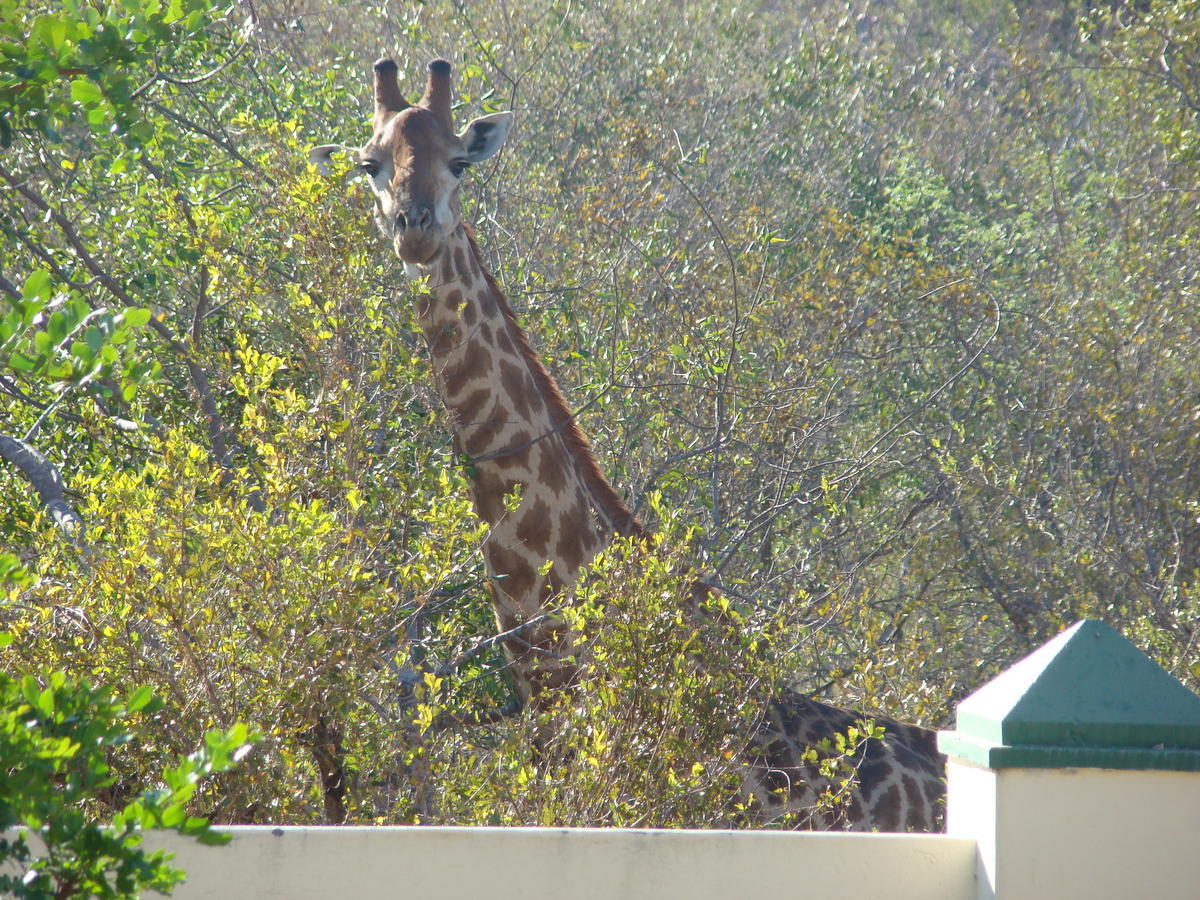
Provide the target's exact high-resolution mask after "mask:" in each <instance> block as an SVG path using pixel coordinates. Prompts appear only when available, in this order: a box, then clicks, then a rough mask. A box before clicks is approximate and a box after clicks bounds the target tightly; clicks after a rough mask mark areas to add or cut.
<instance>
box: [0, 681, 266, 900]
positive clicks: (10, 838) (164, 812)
mask: <svg viewBox="0 0 1200 900" xmlns="http://www.w3.org/2000/svg"><path fill="white" fill-rule="evenodd" d="M160 708H161V703H160V702H159V701H158V700H157V698H155V697H154V695H153V694H152V693H151V692H150V690H149V689H148V688H139V689H137V690H135V691H133V692H132V693H131V694H130V695H129V696H128V697H127V698H126V699H125V700H123V701H119V700H115V699H113V698H112V697H111V696H110V695H109V693H108V692H107V691H105V690H97V689H95V688H93V687H91V686H90V685H88V684H73V683H71V682H69V681H67V679H66V677H65V676H64V675H63V674H62V673H61V672H56V673H54V674H52V675H50V676H49V677H47V678H46V679H45V682H44V683H43V682H39V681H38V680H37V679H35V678H33V677H32V676H26V677H24V678H22V679H20V680H17V679H15V678H11V677H9V676H7V675H0V832H2V833H3V835H4V836H3V837H0V862H2V863H3V874H0V889H2V890H3V891H4V896H6V897H17V898H23V900H58V898H67V897H101V898H106V900H110V898H111V900H123V898H135V897H138V896H139V895H140V893H141V891H142V890H145V889H151V888H152V889H155V890H158V891H169V889H170V888H171V887H172V886H173V885H175V884H177V883H178V882H179V881H181V880H182V878H183V873H182V872H180V871H179V870H178V869H175V868H173V867H172V866H171V865H170V857H169V855H168V854H167V853H166V852H165V851H162V850H156V851H153V852H147V851H146V850H144V849H143V848H142V847H141V842H142V832H143V831H144V829H146V828H160V829H170V830H173V831H177V832H179V833H180V834H185V835H188V836H191V837H194V838H196V839H197V840H199V841H201V842H202V843H206V844H222V843H226V842H228V840H229V836H228V835H223V834H220V833H218V832H214V831H213V830H212V829H211V828H210V827H209V825H208V822H207V821H206V820H204V819H202V818H198V817H196V816H193V815H189V814H188V804H189V803H190V801H191V799H192V796H193V795H194V794H195V792H196V788H197V787H198V786H199V784H200V782H201V780H202V779H204V778H207V777H210V776H212V775H215V774H219V773H221V772H226V771H228V770H229V769H230V768H232V767H233V765H234V763H235V762H236V761H237V759H238V758H239V757H241V756H242V755H244V753H245V752H246V751H247V750H248V749H249V744H248V743H247V740H248V739H249V738H250V737H251V735H250V734H249V733H248V731H247V729H246V727H245V726H244V725H241V726H235V727H234V728H231V729H229V731H227V732H224V733H222V732H217V731H213V732H210V733H209V734H208V735H207V736H206V737H205V741H204V744H203V745H202V747H201V749H200V750H198V751H196V752H194V753H192V754H190V755H189V756H187V757H186V758H184V759H182V760H180V761H179V763H178V764H177V765H174V766H171V767H169V768H167V769H165V770H164V771H163V772H162V774H161V777H160V782H159V784H158V785H156V786H155V787H153V788H151V789H148V790H146V791H144V792H142V794H141V795H140V796H137V797H133V798H128V797H127V795H124V794H123V793H122V792H121V791H120V790H119V789H118V790H114V786H115V785H116V783H117V776H116V775H115V774H114V771H113V766H112V765H111V763H110V762H109V757H110V754H114V753H117V752H119V751H120V748H121V747H123V746H124V745H126V744H128V743H129V742H131V741H133V740H135V738H136V736H137V735H136V730H131V726H132V725H133V720H134V719H137V718H138V717H141V716H149V715H151V714H153V713H155V712H156V711H158V710H159V709H160ZM110 809H112V810H115V814H114V815H112V819H111V822H106V823H103V824H102V823H100V822H97V821H96V818H95V817H96V815H97V814H100V815H104V814H105V813H107V812H108V811H109V810H110Z"/></svg>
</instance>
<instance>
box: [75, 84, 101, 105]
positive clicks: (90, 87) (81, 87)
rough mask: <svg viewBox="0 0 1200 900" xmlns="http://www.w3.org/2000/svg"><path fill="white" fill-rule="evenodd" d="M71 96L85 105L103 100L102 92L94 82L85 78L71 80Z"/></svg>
mask: <svg viewBox="0 0 1200 900" xmlns="http://www.w3.org/2000/svg"><path fill="white" fill-rule="evenodd" d="M71 97H72V98H73V99H75V100H78V101H79V102H80V103H83V104H85V105H87V104H92V103H99V102H100V101H101V100H103V99H104V92H103V91H101V90H100V86H99V85H98V84H96V83H95V82H93V81H89V80H88V79H86V78H76V79H74V80H73V81H72V82H71Z"/></svg>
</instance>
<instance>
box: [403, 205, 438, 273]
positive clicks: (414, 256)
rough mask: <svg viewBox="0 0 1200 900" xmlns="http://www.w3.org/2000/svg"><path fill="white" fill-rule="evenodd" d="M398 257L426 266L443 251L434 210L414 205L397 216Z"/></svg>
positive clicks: (425, 206)
mask: <svg viewBox="0 0 1200 900" xmlns="http://www.w3.org/2000/svg"><path fill="white" fill-rule="evenodd" d="M394 235H395V242H396V255H397V256H399V257H400V258H401V259H402V260H404V261H405V262H408V263H414V264H417V265H424V264H426V263H428V262H430V261H431V260H432V259H433V258H434V257H435V256H437V254H438V251H439V250H441V245H442V234H441V232H440V231H439V230H438V229H437V228H436V227H435V223H434V218H433V210H432V209H430V207H428V206H427V205H425V204H412V205H411V206H408V207H406V208H405V209H404V210H402V211H400V212H398V213H397V214H396V228H395V232H394Z"/></svg>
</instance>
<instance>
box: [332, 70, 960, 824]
mask: <svg viewBox="0 0 1200 900" xmlns="http://www.w3.org/2000/svg"><path fill="white" fill-rule="evenodd" d="M397 73H398V67H397V65H396V63H395V62H394V61H392V60H391V59H381V60H379V61H378V62H376V63H375V65H374V91H375V113H374V119H373V131H372V135H371V138H370V140H369V141H368V142H367V143H366V144H365V145H363V147H361V148H360V149H358V150H356V151H354V152H353V156H354V159H355V161H356V162H357V165H358V168H359V170H360V171H361V172H362V173H363V174H364V175H365V176H366V177H367V180H368V183H369V185H370V187H371V190H372V192H373V194H374V201H375V205H374V219H375V223H376V225H377V226H378V228H379V231H380V232H381V233H382V234H383V236H384V238H385V239H388V240H390V241H391V243H392V246H393V248H394V250H395V252H396V254H397V256H398V257H399V258H400V260H401V261H402V262H403V263H404V267H405V272H406V275H407V276H408V277H409V278H411V279H415V278H420V277H426V278H427V279H428V280H427V284H428V286H429V287H428V291H427V292H425V293H422V294H421V295H420V296H419V297H418V298H417V300H416V318H417V323H418V325H419V327H420V329H421V331H422V333H423V335H424V339H425V342H426V345H427V349H428V353H429V358H430V360H431V364H432V368H433V374H434V381H435V384H436V387H437V390H438V392H439V394H440V395H441V398H442V401H443V404H444V405H445V408H446V413H447V420H448V424H449V428H450V432H451V435H452V440H453V444H454V449H455V451H456V453H457V454H458V456H459V458H460V459H462V460H463V461H464V463H465V469H466V471H467V473H468V477H469V482H470V491H471V496H472V500H473V504H474V508H475V511H476V513H477V514H478V516H479V517H480V518H481V519H482V520H484V521H485V522H486V523H487V524H488V526H489V530H488V533H487V537H486V538H485V540H484V542H483V548H482V549H483V555H484V559H485V563H486V568H487V572H488V575H489V588H490V592H491V596H492V604H493V607H494V611H495V616H496V623H497V628H498V629H499V632H500V633H501V634H507V635H508V637H506V638H505V639H504V640H503V642H502V643H503V646H504V649H505V652H506V654H507V657H508V659H509V662H510V668H511V671H512V674H513V677H514V680H515V682H516V687H517V693H518V696H519V700H520V702H521V704H522V705H532V706H535V707H536V706H537V705H538V704H539V700H540V699H544V698H547V697H550V696H553V694H554V693H555V692H557V691H559V690H562V689H564V688H567V687H569V685H570V684H571V683H572V682H573V680H574V679H575V678H576V677H577V675H578V670H577V666H576V665H575V663H574V662H573V653H574V652H575V650H576V649H577V648H576V647H575V646H574V645H573V641H572V635H571V634H570V633H569V631H568V630H567V629H566V628H564V627H563V625H562V624H561V623H560V622H559V621H557V620H556V619H555V618H554V616H553V613H552V610H553V608H554V607H555V605H561V604H563V603H569V602H570V587H571V585H572V584H573V582H574V581H575V580H576V578H577V576H578V575H579V572H580V570H581V568H582V567H583V566H584V565H585V564H587V563H588V562H589V561H590V560H591V559H592V558H593V557H594V556H595V555H596V554H597V553H598V552H599V551H600V550H601V549H603V548H604V547H605V546H606V545H608V544H609V543H610V542H611V541H612V540H613V539H614V538H615V537H616V536H634V537H640V536H642V535H644V534H645V531H644V528H643V526H642V524H641V523H640V522H639V521H638V520H637V518H636V517H635V516H634V514H633V512H632V511H631V510H630V508H629V507H628V506H627V505H626V504H625V502H624V501H623V500H622V498H621V497H620V495H618V494H617V492H616V491H615V490H614V488H613V487H612V485H611V484H610V483H609V482H608V480H607V479H606V478H605V477H604V475H603V474H602V473H601V471H600V469H599V467H598V465H597V463H596V460H595V457H594V456H593V455H592V452H591V449H590V445H589V443H588V440H587V438H586V437H585V436H584V434H583V432H582V430H581V429H580V427H579V425H578V423H577V422H576V421H575V418H574V416H573V415H572V413H571V411H570V408H569V407H568V406H567V403H566V401H565V400H564V398H563V395H562V394H561V392H560V391H559V389H558V386H557V385H556V383H555V381H554V379H553V378H552V377H551V376H550V374H549V372H547V370H546V368H545V366H544V365H543V364H542V362H541V360H540V359H539V357H538V355H537V353H536V352H535V351H534V349H533V347H532V345H531V344H530V342H529V339H528V338H527V336H526V334H525V332H524V331H523V330H522V328H521V327H520V326H519V325H518V324H517V321H516V319H515V317H514V315H513V312H512V309H511V307H510V306H509V303H508V300H507V298H506V297H505V295H504V293H503V291H502V290H501V289H500V287H499V285H498V284H497V282H496V280H495V278H493V276H492V274H491V273H490V272H489V271H488V269H487V268H486V266H485V265H484V260H483V256H482V254H481V252H480V249H479V246H478V245H477V243H476V241H475V238H474V236H473V234H472V232H471V231H470V230H469V229H468V227H467V226H466V225H465V224H464V223H463V221H462V217H461V213H460V208H459V188H460V185H461V181H462V179H463V176H464V174H465V172H466V170H467V168H468V167H469V166H471V165H472V164H474V163H478V162H482V161H483V160H486V159H489V158H490V157H492V156H494V155H495V154H496V153H497V152H498V151H499V149H500V147H501V145H502V144H503V143H504V141H505V139H506V138H507V136H508V133H509V130H510V127H511V125H512V121H513V114H512V113H511V112H499V113H492V114H489V115H484V116H482V117H480V118H477V119H475V120H474V121H472V122H470V123H469V124H468V125H467V126H466V128H465V129H464V130H463V131H462V132H461V133H457V134H456V133H455V131H454V126H453V119H452V116H451V66H450V63H448V62H447V61H445V60H443V59H435V60H434V61H433V62H431V63H430V64H429V67H428V80H427V83H426V88H425V93H424V96H423V97H422V98H421V100H420V101H419V102H418V103H417V104H415V105H410V104H409V103H408V102H407V101H406V100H405V99H404V97H403V95H402V93H401V90H400V87H399V82H398V75H397ZM337 149H341V148H340V147H338V146H337V145H328V146H324V147H318V148H316V149H315V150H314V151H313V159H314V161H315V162H317V163H318V165H322V164H326V163H327V162H328V157H329V154H330V153H331V152H332V151H334V150H337ZM861 719H862V716H860V715H857V714H854V713H852V712H849V711H847V710H842V709H839V708H837V707H834V706H830V705H828V704H825V703H821V702H819V701H817V700H814V699H811V698H808V697H805V696H803V695H800V694H798V693H795V692H785V694H784V695H783V696H781V697H777V698H775V699H773V700H771V701H770V702H769V703H768V704H767V707H766V709H765V711H764V713H763V715H762V716H761V718H760V721H759V724H758V725H757V726H756V728H755V730H754V733H753V734H751V735H749V736H748V738H747V744H746V749H745V751H744V757H745V766H744V784H743V788H742V796H743V798H744V801H745V804H746V808H747V809H749V811H750V813H749V815H750V818H751V819H752V821H754V822H755V823H769V822H772V821H784V820H786V821H788V822H790V823H792V824H799V825H800V826H801V827H809V828H822V829H833V828H837V829H853V830H871V829H878V830H883V831H895V830H906V829H913V830H926V831H928V830H935V829H936V828H937V827H938V820H939V815H940V812H939V808H940V804H941V801H942V797H943V794H944V781H943V769H944V760H943V758H942V757H941V756H940V755H939V754H938V752H937V749H936V746H935V741H934V733H933V732H932V731H929V730H927V729H924V728H921V727H918V726H915V725H906V724H903V723H900V722H898V721H895V720H893V719H888V718H876V719H875V721H876V723H877V724H879V725H881V726H882V727H883V728H884V729H885V731H886V737H885V739H884V740H878V739H874V738H872V739H870V740H868V741H866V742H865V744H864V746H863V748H862V750H861V752H860V753H859V754H858V755H857V756H856V757H855V765H856V766H857V769H858V771H857V783H856V786H855V787H854V789H853V791H852V794H851V796H850V797H849V801H848V803H846V804H844V805H841V806H840V807H839V808H838V811H836V812H832V813H831V812H824V811H820V810H818V809H817V808H816V804H817V799H818V797H819V795H820V794H821V792H822V791H824V790H825V789H826V788H831V787H832V786H833V785H832V782H831V781H830V780H829V779H827V778H823V777H822V776H821V775H820V773H819V772H818V771H817V770H816V767H815V766H814V765H812V764H811V763H810V762H806V761H805V760H804V759H803V756H804V754H805V750H806V748H809V747H815V746H816V745H818V744H819V743H820V742H821V741H823V740H828V739H829V738H831V737H832V736H833V735H834V734H835V733H843V734H844V733H845V732H846V730H847V729H848V728H849V727H851V726H853V725H855V724H856V723H857V722H859V721H861Z"/></svg>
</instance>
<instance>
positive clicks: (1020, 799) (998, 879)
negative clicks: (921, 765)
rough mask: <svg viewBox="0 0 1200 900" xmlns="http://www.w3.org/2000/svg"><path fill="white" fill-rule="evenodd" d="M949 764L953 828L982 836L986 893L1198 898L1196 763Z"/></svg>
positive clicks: (987, 898) (1037, 899)
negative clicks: (1185, 767)
mask: <svg viewBox="0 0 1200 900" xmlns="http://www.w3.org/2000/svg"><path fill="white" fill-rule="evenodd" d="M947 774H948V781H949V788H950V797H951V802H950V808H949V816H948V821H947V830H948V831H949V833H950V834H951V835H958V836H970V837H972V838H974V839H975V840H977V841H978V845H979V858H980V879H979V887H980V891H979V895H978V896H979V897H980V898H981V900H991V898H993V897H995V898H999V900H1008V898H1012V900H1043V898H1044V900H1058V898H1071V897H1079V898H1109V897H1111V898H1114V900H1116V898H1141V897H1153V898H1155V900H1197V898H1200V773H1196V772H1167V771H1161V772H1156V771H1149V772H1143V771H1131V770H1119V769H1020V768H1018V769H1000V770H993V769H985V768H981V767H976V766H971V765H964V764H962V763H959V762H956V761H953V760H952V761H951V763H950V765H949V767H948V773H947Z"/></svg>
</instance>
